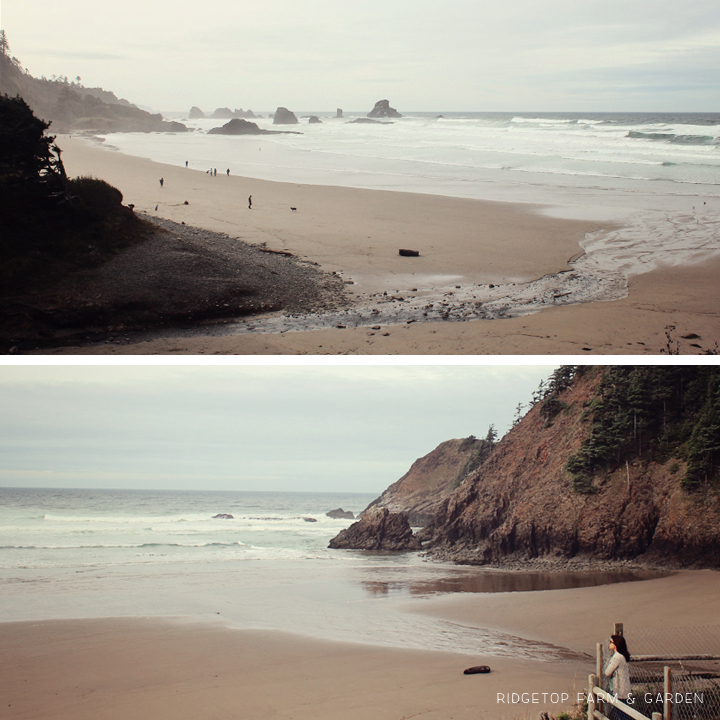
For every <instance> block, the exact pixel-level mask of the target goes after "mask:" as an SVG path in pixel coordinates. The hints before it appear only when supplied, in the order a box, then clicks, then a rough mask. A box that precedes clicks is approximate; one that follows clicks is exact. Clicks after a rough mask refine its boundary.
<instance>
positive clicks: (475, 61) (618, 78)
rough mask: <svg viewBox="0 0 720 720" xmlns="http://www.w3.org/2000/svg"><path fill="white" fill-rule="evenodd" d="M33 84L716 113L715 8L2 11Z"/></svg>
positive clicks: (471, 0)
mask: <svg viewBox="0 0 720 720" xmlns="http://www.w3.org/2000/svg"><path fill="white" fill-rule="evenodd" d="M1 2H2V8H1V12H2V26H3V28H4V29H5V30H6V32H7V36H8V40H9V42H10V47H11V50H12V52H13V54H14V55H15V56H16V57H17V58H19V59H20V61H21V62H22V64H23V65H24V66H25V67H27V68H28V69H29V70H30V71H31V73H32V74H34V75H46V76H47V77H50V76H51V75H53V74H55V75H67V76H68V77H69V78H75V77H76V76H78V75H79V76H80V77H81V78H82V82H83V84H85V85H87V86H102V87H104V88H105V89H109V90H112V91H114V92H115V93H116V94H117V95H119V96H121V97H125V98H127V99H129V100H130V101H131V102H134V103H137V104H141V105H146V106H150V107H152V108H153V109H155V110H158V111H171V110H182V111H185V112H187V111H188V110H189V108H190V106H191V105H198V106H200V107H201V108H202V109H204V110H206V111H212V110H213V109H215V108H216V107H222V106H229V107H231V108H240V107H242V108H244V109H247V108H251V109H253V110H256V111H260V110H265V111H267V110H274V109H275V108H276V107H277V106H279V105H284V106H286V107H289V108H290V109H292V110H318V111H323V110H327V111H330V110H332V111H334V110H335V108H337V107H341V108H344V109H345V110H348V111H353V110H365V111H367V110H370V108H372V106H373V105H374V103H375V101H377V100H379V99H382V98H387V99H389V100H390V101H391V104H392V105H393V106H394V107H396V108H397V109H398V110H400V111H401V112H402V111H407V112H410V111H432V110H437V111H442V110H448V111H449V110H458V111H461V110H469V111H490V110H499V111H522V110H526V111H532V110H559V111H564V110H584V111H590V110H596V111H622V110H646V111H660V110H665V111H676V112H677V111H718V110H720V3H718V2H717V0H684V1H683V2H682V3H678V2H677V0H673V2H670V0H632V2H628V0H444V1H443V2H438V0H433V1H432V2H430V0H302V2H298V0H261V1H259V0H205V1H204V2H187V0H150V1H149V2H148V0H116V1H115V2H112V3H110V2H105V1H104V0H62V2H58V0H1Z"/></svg>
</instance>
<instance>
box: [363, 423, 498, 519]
mask: <svg viewBox="0 0 720 720" xmlns="http://www.w3.org/2000/svg"><path fill="white" fill-rule="evenodd" d="M483 447H484V441H482V440H478V439H477V438H475V437H472V436H471V437H468V438H465V439H463V440H447V441H446V442H444V443H441V444H440V445H438V447H436V448H435V449H434V450H433V451H432V452H430V453H428V454H427V455H425V456H423V457H421V458H419V459H418V460H416V461H415V462H414V463H413V464H412V466H411V468H410V469H409V470H408V471H407V472H406V473H405V475H403V476H402V477H401V478H400V479H399V480H398V481H396V482H394V483H393V484H392V485H390V487H389V488H388V489H387V490H385V492H384V493H383V494H382V495H381V496H380V497H379V498H377V500H373V502H372V503H370V505H369V506H368V509H369V508H373V507H377V508H387V509H388V510H389V511H390V512H393V513H404V514H405V515H406V516H407V518H408V520H409V522H410V524H411V525H413V526H414V527H419V526H423V525H426V524H427V523H428V522H430V521H431V519H432V518H433V516H434V515H435V513H436V512H437V511H438V509H439V508H440V506H441V505H442V503H443V502H444V501H445V500H446V499H447V498H448V497H450V495H452V493H453V492H454V491H455V489H456V488H457V487H458V486H459V485H460V483H461V482H462V480H463V479H464V478H465V476H466V475H467V473H468V470H469V469H470V468H471V467H472V463H473V458H474V457H475V456H476V455H477V453H478V451H480V450H481V449H482V448H483Z"/></svg>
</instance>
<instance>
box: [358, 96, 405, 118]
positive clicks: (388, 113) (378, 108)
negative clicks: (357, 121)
mask: <svg viewBox="0 0 720 720" xmlns="http://www.w3.org/2000/svg"><path fill="white" fill-rule="evenodd" d="M367 116H368V117H369V118H388V117H389V118H401V117H402V115H401V114H400V113H399V112H398V111H397V110H396V109H395V108H392V107H390V101H389V100H378V101H377V102H376V103H375V107H374V108H373V109H372V110H371V111H370V112H369V113H368V114H367Z"/></svg>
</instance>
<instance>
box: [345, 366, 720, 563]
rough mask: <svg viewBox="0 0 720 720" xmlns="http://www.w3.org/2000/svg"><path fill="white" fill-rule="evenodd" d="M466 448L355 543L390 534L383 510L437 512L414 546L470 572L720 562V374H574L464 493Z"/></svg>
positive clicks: (412, 478) (405, 487)
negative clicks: (451, 483) (454, 481)
mask: <svg viewBox="0 0 720 720" xmlns="http://www.w3.org/2000/svg"><path fill="white" fill-rule="evenodd" d="M458 442H461V441H449V443H444V444H443V445H441V446H440V447H439V448H438V449H437V450H436V451H433V453H430V455H428V456H426V457H425V458H421V460H419V461H417V463H415V465H413V468H414V470H413V469H411V471H410V472H409V473H408V474H407V475H406V476H404V478H402V479H401V481H398V482H397V483H395V484H394V485H393V486H391V487H390V488H388V490H387V491H386V492H385V493H383V495H382V496H381V497H380V498H378V500H377V501H375V502H374V503H373V506H376V507H372V509H371V511H370V512H366V513H365V515H363V521H365V523H366V525H365V526H364V527H363V528H362V529H363V532H362V533H359V532H358V533H357V535H356V536H351V537H350V538H348V537H345V538H344V542H348V541H350V542H351V541H352V540H353V538H356V539H357V540H358V542H361V543H362V545H363V546H367V545H368V544H369V542H370V541H369V540H368V538H367V534H368V533H369V532H370V529H369V528H370V526H371V524H372V523H374V524H375V525H377V528H378V529H377V532H378V533H382V532H384V529H383V527H382V525H381V523H380V522H378V517H376V515H375V513H376V512H377V511H378V510H379V509H382V510H383V511H386V512H387V513H391V511H396V513H395V514H397V515H398V516H399V517H403V518H406V519H407V517H415V519H422V518H423V516H424V515H427V514H428V511H432V515H431V517H430V518H429V519H428V521H427V522H426V523H424V528H423V529H422V530H421V531H419V532H418V533H415V534H414V537H415V539H416V540H417V541H419V542H420V543H421V544H422V547H423V549H424V550H425V551H426V552H427V554H428V555H429V556H430V557H434V558H437V559H442V560H450V561H453V562H457V563H462V564H472V565H493V566H504V567H516V568H517V567H535V568H537V567H543V568H546V569H561V568H568V567H572V568H576V569H577V568H591V567H600V566H605V567H609V566H618V565H620V566H628V565H632V566H635V567H637V566H651V567H663V568H675V567H707V568H718V567H720V487H718V460H720V458H718V457H716V456H717V453H718V451H717V450H716V449H715V448H716V447H718V446H720V368H717V367H701V366H683V367H672V366H663V367H657V368H653V367H647V366H639V367H634V366H619V367H585V366H578V367H572V366H568V367H564V368H561V369H560V370H558V371H556V373H555V374H554V375H553V378H551V381H550V383H549V385H548V386H547V387H545V388H544V389H543V390H542V392H539V393H538V394H537V395H536V396H535V397H534V398H533V405H532V407H531V409H530V410H529V411H528V412H527V414H526V415H525V416H524V417H523V418H522V420H520V421H519V422H518V423H517V424H516V425H515V426H514V427H513V428H512V429H511V430H510V431H509V432H508V433H507V434H506V435H505V437H503V438H502V440H501V441H500V442H499V443H497V444H494V446H493V447H492V449H491V450H490V451H489V452H488V453H487V456H486V458H485V459H484V461H483V462H482V463H481V464H480V465H479V467H477V469H475V470H473V471H471V472H470V473H469V474H468V475H467V476H465V477H464V478H462V477H461V478H460V479H459V485H458V486H457V487H456V488H455V489H452V488H451V487H450V488H449V487H448V479H449V477H450V475H451V474H452V473H451V469H452V468H457V467H459V466H460V461H461V458H459V457H458V456H457V453H458V450H459V448H458V447H457V446H454V445H453V444H454V443H458ZM444 446H445V447H444ZM430 460H432V462H435V463H436V464H437V468H438V470H437V477H433V470H432V462H430ZM449 490H450V491H449ZM433 494H437V497H438V498H439V501H438V502H437V503H435V502H434V501H433ZM434 506H436V509H434V511H433V507H434ZM366 515H367V516H368V517H367V519H366ZM396 522H399V520H398V521H396ZM359 529H360V528H358V530H359ZM344 546H345V547H347V546H348V545H344ZM410 546H411V543H410V541H408V547H410Z"/></svg>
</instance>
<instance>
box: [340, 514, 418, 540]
mask: <svg viewBox="0 0 720 720" xmlns="http://www.w3.org/2000/svg"><path fill="white" fill-rule="evenodd" d="M328 547H329V548H332V549H335V550H338V549H344V550H399V551H402V550H419V549H420V540H419V539H418V538H417V537H416V536H415V535H414V534H413V531H412V529H411V528H410V523H409V522H408V519H407V516H406V515H405V514H404V513H391V512H390V511H389V510H388V509H387V508H372V509H370V510H367V511H366V512H365V513H363V516H362V518H361V519H360V520H358V522H356V523H353V524H352V525H351V526H350V527H349V528H346V529H345V530H341V531H340V532H339V533H338V534H337V536H336V537H334V538H333V539H332V540H331V541H330V544H329V545H328Z"/></svg>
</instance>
